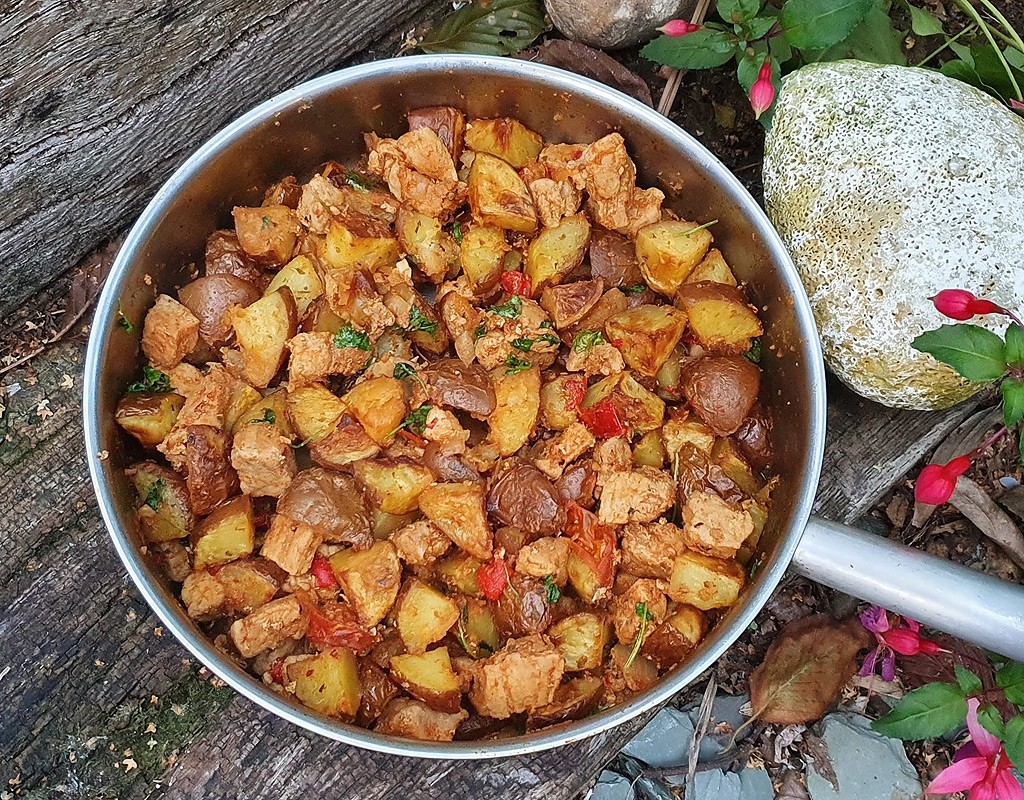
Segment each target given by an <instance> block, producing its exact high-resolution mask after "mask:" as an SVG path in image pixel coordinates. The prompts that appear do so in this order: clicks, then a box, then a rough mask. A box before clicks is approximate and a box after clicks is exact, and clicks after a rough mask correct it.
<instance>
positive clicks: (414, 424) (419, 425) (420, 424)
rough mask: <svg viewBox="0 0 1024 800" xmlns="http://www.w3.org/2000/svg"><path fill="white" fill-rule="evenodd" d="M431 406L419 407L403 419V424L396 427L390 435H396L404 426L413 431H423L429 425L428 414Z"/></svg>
mask: <svg viewBox="0 0 1024 800" xmlns="http://www.w3.org/2000/svg"><path fill="white" fill-rule="evenodd" d="M430 409H431V406H427V405H423V406H420V407H419V408H417V409H416V410H415V411H413V412H412V413H410V414H409V416H407V417H406V418H405V419H403V420H402V424H401V425H399V426H398V427H397V428H395V429H394V430H393V431H391V433H389V434H388V436H394V435H395V434H396V433H398V432H399V431H400V430H402V428H406V429H407V430H410V431H412V432H413V433H423V431H424V430H425V429H426V427H427V415H428V414H430Z"/></svg>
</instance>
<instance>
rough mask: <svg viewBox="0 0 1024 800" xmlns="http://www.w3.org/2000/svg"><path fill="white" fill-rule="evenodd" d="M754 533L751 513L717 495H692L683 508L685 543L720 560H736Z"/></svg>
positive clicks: (702, 493) (697, 493) (700, 493)
mask: <svg viewBox="0 0 1024 800" xmlns="http://www.w3.org/2000/svg"><path fill="white" fill-rule="evenodd" d="M753 532H754V520H753V519H752V518H751V516H750V512H749V511H746V510H743V509H739V508H735V507H733V506H731V505H730V504H729V503H727V502H726V501H725V500H723V499H722V498H721V497H719V496H718V495H716V494H708V493H705V492H691V493H690V496H689V497H687V498H686V505H685V506H683V543H684V544H685V545H686V546H687V547H689V548H690V549H691V550H696V551H697V552H699V553H703V554H704V555H709V556H715V557H716V558H732V557H733V556H734V555H736V550H738V549H739V547H740V545H741V544H743V543H744V542H745V541H746V540H747V538H748V537H749V536H750V534H752V533H753Z"/></svg>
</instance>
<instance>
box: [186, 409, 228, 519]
mask: <svg viewBox="0 0 1024 800" xmlns="http://www.w3.org/2000/svg"><path fill="white" fill-rule="evenodd" d="M184 463H185V470H186V472H185V484H186V485H187V486H188V497H189V502H190V503H191V505H192V511H193V512H195V513H196V514H197V515H198V516H202V515H203V514H208V513H209V512H210V511H212V510H213V509H214V508H215V507H216V506H217V505H218V504H220V503H223V502H224V501H225V500H227V499H228V498H229V497H231V496H232V495H233V494H235V493H236V492H237V491H238V474H237V473H236V472H235V470H234V467H232V466H231V450H230V439H229V438H228V436H227V434H225V433H224V431H221V430H218V429H217V428H215V427H213V426H212V425H189V426H188V427H187V428H185V457H184Z"/></svg>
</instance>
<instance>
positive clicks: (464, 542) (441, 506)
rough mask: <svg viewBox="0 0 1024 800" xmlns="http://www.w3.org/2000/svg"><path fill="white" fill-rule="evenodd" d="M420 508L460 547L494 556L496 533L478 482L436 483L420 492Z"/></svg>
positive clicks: (474, 554)
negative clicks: (490, 521) (492, 547)
mask: <svg viewBox="0 0 1024 800" xmlns="http://www.w3.org/2000/svg"><path fill="white" fill-rule="evenodd" d="M419 506H420V510H421V511H422V512H423V513H424V514H425V515H426V516H427V518H428V519H429V520H430V521H431V522H433V523H434V524H435V525H437V527H438V528H440V529H441V530H442V531H444V533H445V534H446V535H447V536H448V538H449V539H451V540H452V541H453V542H455V544H456V545H457V546H458V547H461V548H462V549H463V550H465V551H466V552H467V553H469V554H470V555H472V556H475V557H476V558H479V559H482V560H484V561H486V560H487V559H489V558H490V557H491V546H492V542H493V536H492V534H491V528H490V526H489V525H488V524H487V514H486V512H485V510H484V490H483V487H482V486H480V485H479V484H476V483H471V482H468V481H467V482H464V483H435V484H434V485H433V486H428V487H426V488H425V489H424V490H423V492H422V493H421V494H420V495H419Z"/></svg>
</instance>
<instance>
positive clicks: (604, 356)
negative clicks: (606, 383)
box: [565, 342, 626, 377]
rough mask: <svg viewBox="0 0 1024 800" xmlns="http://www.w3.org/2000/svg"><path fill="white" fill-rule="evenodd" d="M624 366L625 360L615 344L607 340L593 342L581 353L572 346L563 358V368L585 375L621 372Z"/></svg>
mask: <svg viewBox="0 0 1024 800" xmlns="http://www.w3.org/2000/svg"><path fill="white" fill-rule="evenodd" d="M625 368H626V362H625V361H624V360H623V358H622V353H620V352H619V349H618V348H617V347H616V346H615V345H613V344H608V342H602V343H601V344H595V345H594V346H592V347H588V348H587V349H586V350H584V351H583V352H582V353H580V352H577V351H576V349H575V348H573V349H572V350H570V351H569V355H568V356H566V358H565V369H566V370H567V371H568V372H582V373H583V374H584V375H586V376H587V377H590V376H591V375H614V374H616V373H618V372H622V370H624V369H625Z"/></svg>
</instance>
